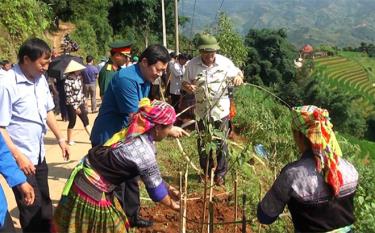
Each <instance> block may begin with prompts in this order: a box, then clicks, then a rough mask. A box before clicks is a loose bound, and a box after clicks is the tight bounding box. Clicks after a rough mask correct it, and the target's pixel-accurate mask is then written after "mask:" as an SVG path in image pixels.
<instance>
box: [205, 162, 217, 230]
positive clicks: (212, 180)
mask: <svg viewBox="0 0 375 233" xmlns="http://www.w3.org/2000/svg"><path fill="white" fill-rule="evenodd" d="M214 171H215V168H212V169H211V176H210V193H209V199H208V200H209V206H208V207H209V208H210V205H211V204H212V193H213V188H214ZM209 214H210V219H209V221H208V224H207V225H208V226H207V230H208V233H211V231H210V226H211V217H213V216H211V213H209ZM212 215H213V213H212ZM212 221H213V219H212ZM212 228H213V226H212Z"/></svg>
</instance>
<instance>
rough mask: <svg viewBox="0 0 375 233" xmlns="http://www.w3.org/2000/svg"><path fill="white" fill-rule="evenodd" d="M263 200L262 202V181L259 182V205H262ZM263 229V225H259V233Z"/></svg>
mask: <svg viewBox="0 0 375 233" xmlns="http://www.w3.org/2000/svg"><path fill="white" fill-rule="evenodd" d="M261 200H262V183H260V181H259V201H258V203H260V201H261ZM261 229H262V224H261V223H259V225H258V233H259V232H260V230H261Z"/></svg>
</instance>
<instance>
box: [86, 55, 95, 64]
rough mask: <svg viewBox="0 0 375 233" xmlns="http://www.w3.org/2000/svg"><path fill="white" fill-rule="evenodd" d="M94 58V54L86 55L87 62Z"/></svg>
mask: <svg viewBox="0 0 375 233" xmlns="http://www.w3.org/2000/svg"><path fill="white" fill-rule="evenodd" d="M93 60H94V57H93V56H91V55H87V57H86V63H90V62H92V61H93Z"/></svg>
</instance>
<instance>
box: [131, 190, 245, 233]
mask: <svg viewBox="0 0 375 233" xmlns="http://www.w3.org/2000/svg"><path fill="white" fill-rule="evenodd" d="M195 196H196V197H197V195H196V194H195ZM213 202H214V223H223V222H233V221H234V214H235V209H234V205H233V204H232V205H230V204H229V196H228V195H227V194H225V195H217V196H216V197H215V195H214V198H213ZM202 212H203V200H202V198H189V199H188V201H187V221H186V223H187V229H186V232H188V233H195V232H200V229H201V225H200V224H199V222H201V221H202ZM207 212H208V210H207V211H206V220H205V222H207ZM141 215H142V217H144V218H146V219H151V220H153V221H154V225H153V226H152V227H150V228H146V229H138V230H137V231H136V232H137V233H171V232H173V233H175V232H176V233H178V232H179V225H180V216H179V212H175V211H173V210H171V209H169V208H168V207H165V206H163V205H155V206H154V207H143V208H141ZM237 215H238V220H241V219H242V208H240V207H238V214H237ZM237 226H238V228H237V231H236V232H242V225H241V224H237ZM234 228H235V225H234V224H226V225H215V226H214V232H215V233H229V232H235V231H234ZM205 229H206V230H205V232H207V228H205ZM246 232H247V233H250V232H251V230H250V224H247V228H246Z"/></svg>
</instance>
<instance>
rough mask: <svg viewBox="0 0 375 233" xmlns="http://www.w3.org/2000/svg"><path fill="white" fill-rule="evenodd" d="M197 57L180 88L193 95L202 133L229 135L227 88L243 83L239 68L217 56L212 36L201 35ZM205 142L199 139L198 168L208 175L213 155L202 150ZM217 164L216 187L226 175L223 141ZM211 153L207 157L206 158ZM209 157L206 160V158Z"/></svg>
mask: <svg viewBox="0 0 375 233" xmlns="http://www.w3.org/2000/svg"><path fill="white" fill-rule="evenodd" d="M198 49H199V52H200V56H197V57H195V58H193V59H192V60H190V62H189V63H188V65H187V66H186V70H185V74H184V78H183V82H182V86H183V89H184V90H185V91H187V92H188V93H195V99H196V105H195V115H196V118H197V121H198V126H199V130H200V131H201V132H203V131H206V130H207V126H208V125H207V124H212V125H213V126H214V127H215V128H216V129H219V130H221V131H223V132H224V135H225V136H227V134H228V121H229V108H230V100H229V96H228V90H227V85H228V84H229V83H231V82H232V83H233V84H234V85H235V86H237V85H241V84H242V83H243V80H242V77H241V76H239V75H238V68H237V67H236V66H235V65H234V64H233V62H232V61H231V60H229V59H228V58H226V57H224V56H222V55H220V54H217V53H216V52H217V51H218V50H219V49H220V46H219V44H218V42H217V40H216V38H215V37H213V36H212V35H209V34H201V35H200V37H199V39H198ZM206 143H208V142H205V141H203V140H202V139H201V137H198V148H199V149H198V150H199V157H200V165H201V168H202V169H203V170H204V171H205V172H206V166H207V162H208V173H207V174H206V175H209V174H211V169H213V168H214V165H213V161H212V152H211V151H210V152H207V151H205V149H204V148H205V145H206ZM216 144H217V148H216V152H217V155H216V157H217V164H216V167H215V168H214V169H215V177H214V181H215V183H216V184H217V185H222V184H224V176H225V174H226V172H227V158H226V157H227V156H229V151H228V147H227V144H226V142H225V140H218V141H217V142H216ZM208 154H210V156H208ZM208 157H209V158H208Z"/></svg>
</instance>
